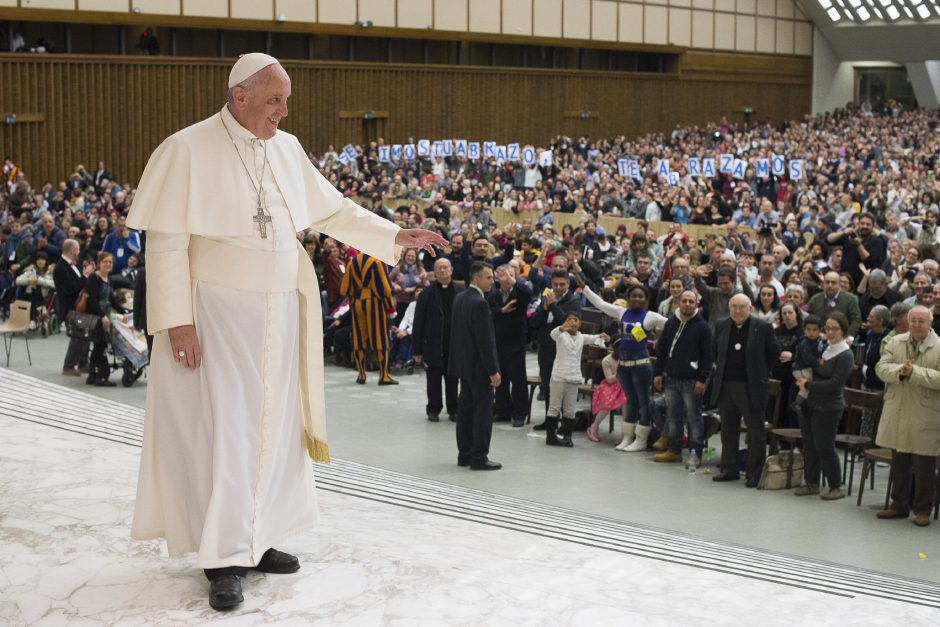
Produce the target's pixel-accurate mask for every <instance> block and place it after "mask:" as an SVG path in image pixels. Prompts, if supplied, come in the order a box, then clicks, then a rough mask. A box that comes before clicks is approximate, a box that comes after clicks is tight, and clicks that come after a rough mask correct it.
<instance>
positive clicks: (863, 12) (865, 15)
mask: <svg viewBox="0 0 940 627" xmlns="http://www.w3.org/2000/svg"><path fill="white" fill-rule="evenodd" d="M856 13H858V19H860V20H862V21H863V22H867V21H868V19H869V18H870V17H871V13H869V12H868V9H866V8H865V7H859V8H858V11H856Z"/></svg>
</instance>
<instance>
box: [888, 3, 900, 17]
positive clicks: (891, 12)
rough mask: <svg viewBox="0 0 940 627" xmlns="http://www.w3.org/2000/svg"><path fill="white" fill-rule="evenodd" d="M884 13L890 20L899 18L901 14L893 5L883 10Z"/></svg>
mask: <svg viewBox="0 0 940 627" xmlns="http://www.w3.org/2000/svg"><path fill="white" fill-rule="evenodd" d="M885 11H886V12H887V14H888V17H890V18H891V19H892V20H896V19H898V18H899V17H901V12H900V11H898V8H897V7H896V6H894V5H893V4H892V5H891V6H889V7H888V8H887V9H885Z"/></svg>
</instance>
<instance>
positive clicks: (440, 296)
mask: <svg viewBox="0 0 940 627" xmlns="http://www.w3.org/2000/svg"><path fill="white" fill-rule="evenodd" d="M453 270H454V269H453V266H452V265H451V263H450V260H449V259H447V258H446V257H442V258H440V259H438V260H437V261H435V262H434V279H435V281H434V283H431V285H430V287H428V288H427V289H425V290H424V291H422V292H421V295H420V296H419V297H418V302H417V303H416V304H415V319H414V324H413V325H412V328H411V345H412V346H413V347H414V352H413V355H412V356H413V358H414V361H415V363H416V364H420V363H421V362H422V361H423V362H424V364H425V365H426V366H427V371H426V374H425V376H426V377H427V394H428V404H427V407H426V410H427V415H428V420H429V421H431V422H438V421H439V420H440V414H441V410H442V409H444V401H445V400H446V403H447V415H448V417H449V418H450V420H451V422H456V421H457V377H455V376H454V375H452V374H450V369H449V368H448V363H447V362H448V359H449V358H450V329H451V319H452V315H453V305H454V299H455V298H456V296H457V294H459V293H460V292H462V291H463V289H464V288H463V287H462V286H460V285H457V284H456V283H455V282H454V281H453V280H452V277H453ZM442 379H443V381H444V397H443V398H442V396H441V380H442Z"/></svg>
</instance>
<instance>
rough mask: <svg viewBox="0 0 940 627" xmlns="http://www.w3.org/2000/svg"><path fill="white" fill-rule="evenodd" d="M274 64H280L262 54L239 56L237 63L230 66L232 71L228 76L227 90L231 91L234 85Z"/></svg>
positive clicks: (254, 53)
mask: <svg viewBox="0 0 940 627" xmlns="http://www.w3.org/2000/svg"><path fill="white" fill-rule="evenodd" d="M275 63H280V61H278V60H277V59H275V58H274V57H272V56H271V55H268V54H264V53H263V52H252V53H250V54H243V55H241V56H240V57H238V61H236V62H235V65H233V66H232V71H231V72H230V73H229V75H228V88H229V89H231V88H232V87H235V85H239V84H241V83H243V82H245V80H246V79H247V78H248V77H249V76H251V75H253V74H256V73H257V72H260V71H261V70H263V69H264V68H266V67H268V66H269V65H274V64H275Z"/></svg>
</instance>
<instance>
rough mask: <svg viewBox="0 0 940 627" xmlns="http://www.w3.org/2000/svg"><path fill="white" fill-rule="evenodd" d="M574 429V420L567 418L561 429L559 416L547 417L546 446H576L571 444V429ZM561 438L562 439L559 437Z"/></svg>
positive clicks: (563, 421)
mask: <svg viewBox="0 0 940 627" xmlns="http://www.w3.org/2000/svg"><path fill="white" fill-rule="evenodd" d="M573 427H574V420H571V419H570V418H565V419H563V420H562V426H561V428H559V427H558V416H546V417H545V444H547V445H548V446H564V447H571V446H574V445H573V444H572V442H571V429H572V428H573ZM559 436H560V437H559Z"/></svg>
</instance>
